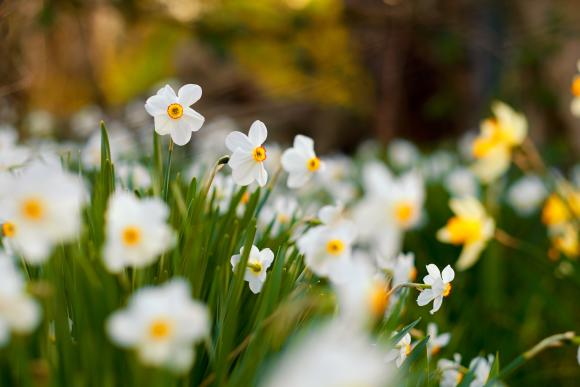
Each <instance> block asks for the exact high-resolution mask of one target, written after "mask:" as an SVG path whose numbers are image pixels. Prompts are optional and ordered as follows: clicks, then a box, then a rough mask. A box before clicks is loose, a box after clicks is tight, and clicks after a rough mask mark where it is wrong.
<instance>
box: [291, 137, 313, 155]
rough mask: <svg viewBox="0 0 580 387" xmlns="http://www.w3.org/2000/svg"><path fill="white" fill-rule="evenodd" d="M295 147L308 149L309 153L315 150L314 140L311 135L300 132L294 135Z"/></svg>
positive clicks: (303, 149) (302, 149)
mask: <svg viewBox="0 0 580 387" xmlns="http://www.w3.org/2000/svg"><path fill="white" fill-rule="evenodd" d="M294 148H298V149H300V150H301V151H306V152H308V153H311V152H314V140H312V139H311V138H310V137H307V136H304V135H302V134H299V135H297V136H296V137H294Z"/></svg>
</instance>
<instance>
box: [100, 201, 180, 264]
mask: <svg viewBox="0 0 580 387" xmlns="http://www.w3.org/2000/svg"><path fill="white" fill-rule="evenodd" d="M168 216H169V209H168V208H167V205H166V204H165V203H164V202H163V201H162V200H161V199H159V198H145V199H139V198H137V196H135V195H134V194H133V193H131V192H125V191H117V192H115V193H114V194H113V195H112V196H111V198H110V199H109V206H108V209H107V214H106V220H107V226H106V236H107V239H106V243H105V248H104V259H105V265H106V266H107V269H109V270H110V271H111V272H113V273H116V272H119V271H121V270H122V269H123V268H125V267H136V268H140V267H144V266H147V265H150V264H151V263H153V262H154V261H155V260H156V258H157V257H158V256H159V255H160V254H162V253H164V252H166V251H167V250H169V249H170V248H171V247H172V246H173V244H174V242H175V235H174V232H173V230H172V229H171V227H170V226H169V225H168V224H167V218H168Z"/></svg>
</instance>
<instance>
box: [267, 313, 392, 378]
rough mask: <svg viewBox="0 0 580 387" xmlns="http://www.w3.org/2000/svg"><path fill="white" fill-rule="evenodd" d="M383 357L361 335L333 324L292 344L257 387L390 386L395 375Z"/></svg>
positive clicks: (344, 326)
mask: <svg viewBox="0 0 580 387" xmlns="http://www.w3.org/2000/svg"><path fill="white" fill-rule="evenodd" d="M384 356H385V353H384V350H382V349H381V348H380V347H378V346H377V345H375V344H373V343H372V341H371V340H370V338H369V337H368V336H367V334H366V333H365V332H364V331H362V330H359V329H353V328H352V327H351V326H350V325H345V324H342V323H341V321H336V320H334V321H332V322H330V323H325V324H324V325H322V326H317V327H316V328H314V329H312V330H311V331H309V332H308V333H307V334H306V335H305V336H303V337H300V338H299V339H298V341H297V342H293V343H291V345H290V348H289V349H288V350H287V351H284V353H283V354H282V357H281V358H280V360H279V361H278V362H277V363H276V364H275V365H274V368H273V369H272V370H270V372H268V373H267V374H266V377H265V378H264V380H263V382H262V383H260V384H259V386H260V387H297V386H300V387H321V386H325V387H340V386H367V387H382V386H389V385H391V382H392V381H391V379H392V378H393V377H394V372H393V370H392V369H391V367H389V366H385V363H384Z"/></svg>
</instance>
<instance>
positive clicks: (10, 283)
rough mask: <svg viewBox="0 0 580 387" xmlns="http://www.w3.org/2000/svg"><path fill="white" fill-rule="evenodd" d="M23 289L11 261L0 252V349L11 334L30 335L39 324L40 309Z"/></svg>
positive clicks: (23, 284)
mask: <svg viewBox="0 0 580 387" xmlns="http://www.w3.org/2000/svg"><path fill="white" fill-rule="evenodd" d="M25 287H26V283H25V282H24V279H23V278H22V275H21V274H20V272H18V270H17V269H16V266H15V265H14V263H13V262H12V259H11V258H10V257H8V256H6V255H5V254H4V253H3V252H2V251H0V347H2V346H4V345H5V344H7V343H8V341H10V336H11V333H12V332H15V333H20V334H23V333H30V332H32V331H33V330H34V329H35V328H36V327H37V326H38V323H39V322H40V307H39V306H38V304H37V302H36V301H35V300H34V299H33V298H32V297H30V296H29V295H28V294H26V292H25Z"/></svg>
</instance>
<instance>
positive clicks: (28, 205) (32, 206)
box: [22, 198, 44, 221]
mask: <svg viewBox="0 0 580 387" xmlns="http://www.w3.org/2000/svg"><path fill="white" fill-rule="evenodd" d="M22 214H23V215H24V217H25V218H27V219H28V220H34V221H38V220H40V219H42V217H43V216H44V206H43V204H42V202H41V201H40V200H39V199H36V198H30V199H27V200H25V201H24V202H23V203H22Z"/></svg>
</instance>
